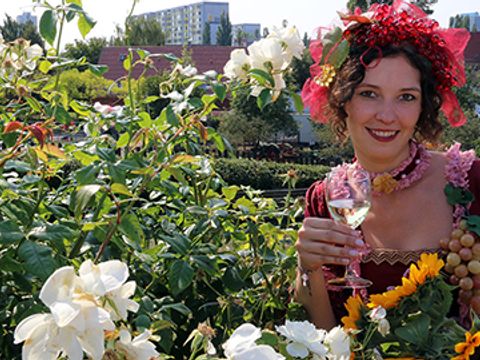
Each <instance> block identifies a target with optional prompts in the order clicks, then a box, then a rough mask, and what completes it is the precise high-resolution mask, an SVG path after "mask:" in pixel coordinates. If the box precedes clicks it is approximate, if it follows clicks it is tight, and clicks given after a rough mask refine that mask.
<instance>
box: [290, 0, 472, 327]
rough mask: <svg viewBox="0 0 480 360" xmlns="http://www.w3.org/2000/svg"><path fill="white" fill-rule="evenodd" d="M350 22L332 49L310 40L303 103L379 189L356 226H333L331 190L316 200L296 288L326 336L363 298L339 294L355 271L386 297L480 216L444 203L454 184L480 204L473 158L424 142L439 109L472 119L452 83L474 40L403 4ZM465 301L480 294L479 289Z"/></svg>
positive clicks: (310, 202) (315, 190)
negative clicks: (334, 283)
mask: <svg viewBox="0 0 480 360" xmlns="http://www.w3.org/2000/svg"><path fill="white" fill-rule="evenodd" d="M343 20H344V23H345V24H346V29H345V30H344V31H343V33H340V31H341V30H339V29H338V28H336V29H333V30H332V31H331V32H330V33H329V34H327V35H326V36H324V40H323V43H322V42H321V41H317V42H313V43H312V44H311V46H310V50H311V53H312V56H313V58H314V59H315V60H316V64H314V65H313V66H312V68H311V72H312V78H310V79H309V80H308V81H307V83H306V84H305V87H304V89H303V91H302V97H303V100H304V102H305V103H306V105H308V106H310V111H311V115H312V117H313V118H314V119H316V120H318V121H320V122H324V123H325V122H327V121H329V122H330V123H331V125H332V128H333V130H334V132H335V133H336V134H337V136H338V137H339V138H340V139H343V138H345V137H349V138H350V140H351V141H352V144H353V147H354V150H355V161H356V163H357V164H358V165H359V166H360V167H362V168H364V169H365V170H367V171H368V172H369V173H370V175H371V178H372V183H373V190H374V191H373V197H372V204H371V208H370V211H369V214H368V216H367V218H366V219H365V221H364V222H363V224H362V225H361V227H360V228H359V229H357V230H351V229H350V228H349V227H348V226H346V225H342V224H339V223H335V222H334V221H333V220H332V219H331V218H330V216H329V213H328V210H327V208H326V204H325V198H324V183H323V182H317V183H315V184H313V185H312V186H311V187H310V189H309V190H308V192H307V196H306V200H307V207H306V211H305V220H304V222H303V226H302V228H301V229H300V231H299V234H298V235H299V239H298V242H297V244H296V247H297V251H298V261H299V272H298V281H297V289H296V290H297V299H298V300H299V301H300V302H301V303H303V305H304V306H305V308H306V309H307V311H308V313H309V315H310V317H311V319H312V321H313V322H314V323H315V324H316V325H317V326H318V327H320V328H331V327H333V326H335V325H337V324H338V323H339V319H340V318H341V316H342V315H344V305H343V304H344V303H345V301H346V299H347V298H348V296H350V295H351V294H352V290H339V289H335V288H333V287H330V286H328V285H327V280H328V279H329V278H331V277H333V276H335V275H336V274H340V271H342V270H341V269H343V268H344V266H345V265H346V264H348V263H350V262H353V263H354V265H355V266H356V269H357V272H358V273H359V275H361V276H362V277H363V278H367V279H369V280H371V281H372V282H373V285H372V286H371V287H370V288H368V289H366V290H362V291H361V295H362V296H363V297H366V296H368V293H380V292H383V291H385V290H386V289H387V287H389V286H395V285H399V284H400V282H401V277H402V275H403V274H404V272H405V270H406V269H407V268H408V266H409V264H410V263H412V262H414V261H416V260H417V259H418V256H419V255H420V253H421V252H424V251H438V249H439V248H440V246H439V241H440V240H441V239H448V238H450V235H451V233H452V230H453V229H454V227H456V226H458V224H459V222H460V220H461V216H462V215H463V214H465V213H466V211H467V210H469V211H470V213H473V214H475V213H479V214H480V204H479V203H477V202H473V203H472V204H466V205H465V206H460V205H456V206H455V207H454V208H452V205H450V204H449V203H448V202H447V198H446V197H445V195H444V189H445V186H446V185H447V184H448V183H450V184H452V185H453V186H456V187H460V188H467V187H468V185H469V186H470V191H472V192H473V194H474V195H475V196H476V198H477V199H480V186H479V185H478V184H479V182H478V179H480V163H479V162H477V161H475V157H474V153H473V152H461V151H460V150H459V146H458V145H456V146H454V147H453V148H452V149H450V150H449V151H448V152H446V153H441V152H433V151H427V150H426V149H425V148H424V147H423V146H422V145H421V142H424V141H428V142H434V141H435V140H436V139H437V138H438V136H439V134H440V132H441V125H440V123H439V121H438V114H439V111H440V110H442V111H443V113H444V114H445V116H446V117H447V119H448V120H449V122H450V123H451V124H452V125H453V126H459V125H461V124H463V123H464V122H465V116H464V115H463V113H462V111H461V109H460V107H459V104H458V101H457V99H456V97H455V95H454V94H453V92H452V87H453V86H461V85H463V84H464V81H465V78H464V69H463V59H462V58H461V57H462V56H463V50H464V48H465V46H466V43H467V42H468V36H469V35H468V32H466V31H465V30H463V29H449V30H448V31H445V30H442V29H439V28H438V24H437V23H436V22H434V21H432V20H430V19H428V18H427V17H426V15H425V14H424V13H423V12H422V11H421V10H420V9H419V8H417V7H415V6H413V5H411V4H408V3H404V2H402V1H398V0H397V1H395V2H394V4H393V5H392V6H387V5H378V4H375V5H374V6H372V7H371V9H370V10H369V12H368V13H366V14H364V15H360V14H356V15H351V16H344V17H343ZM339 34H340V35H341V36H339ZM325 39H326V41H325ZM322 45H324V46H322ZM443 241H444V243H446V241H445V240H443ZM365 249H367V250H366V251H365ZM362 252H363V253H366V255H364V256H362V257H361V258H360V256H359V254H360V253H362ZM339 265H341V266H339ZM463 296H464V297H466V296H470V297H472V296H473V290H471V291H470V293H468V294H467V293H464V294H463ZM465 314H466V310H465V307H464V309H463V312H462V315H465Z"/></svg>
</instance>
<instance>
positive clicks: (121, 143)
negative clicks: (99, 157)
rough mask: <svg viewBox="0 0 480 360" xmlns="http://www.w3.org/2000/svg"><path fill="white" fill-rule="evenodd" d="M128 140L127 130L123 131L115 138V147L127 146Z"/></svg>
mask: <svg viewBox="0 0 480 360" xmlns="http://www.w3.org/2000/svg"><path fill="white" fill-rule="evenodd" d="M129 141H130V134H129V133H128V132H126V133H123V134H122V135H120V137H119V138H118V140H117V145H116V147H117V149H120V148H123V147H125V146H127V144H128V142H129Z"/></svg>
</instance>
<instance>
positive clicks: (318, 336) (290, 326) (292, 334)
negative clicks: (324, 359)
mask: <svg viewBox="0 0 480 360" xmlns="http://www.w3.org/2000/svg"><path fill="white" fill-rule="evenodd" d="M276 329H277V331H278V332H279V333H280V334H281V335H283V336H285V337H286V338H287V339H288V340H289V343H288V345H287V352H288V353H289V354H290V355H291V356H294V357H299V358H301V359H304V358H306V357H307V356H308V355H309V353H310V351H311V352H312V353H313V354H316V355H319V356H325V355H326V353H327V351H326V349H325V347H324V346H323V344H322V341H323V340H324V339H325V335H326V331H325V330H318V329H317V328H315V326H314V325H313V324H312V323H310V322H308V321H289V320H287V321H286V322H285V325H282V326H277V328H276Z"/></svg>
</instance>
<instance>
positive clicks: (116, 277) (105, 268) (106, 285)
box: [78, 260, 128, 296]
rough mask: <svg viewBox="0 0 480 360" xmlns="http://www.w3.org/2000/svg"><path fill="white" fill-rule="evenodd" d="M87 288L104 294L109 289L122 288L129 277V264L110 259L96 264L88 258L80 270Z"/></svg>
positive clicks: (89, 290)
mask: <svg viewBox="0 0 480 360" xmlns="http://www.w3.org/2000/svg"><path fill="white" fill-rule="evenodd" d="M78 273H79V275H80V278H81V279H82V281H83V283H84V287H85V290H86V291H88V292H90V293H92V294H94V295H97V296H103V295H105V293H107V292H109V291H113V290H116V289H118V288H120V287H121V286H122V285H123V283H124V282H125V281H126V280H127V278H128V266H127V265H126V264H124V263H122V262H121V261H119V260H110V261H105V262H103V263H100V264H98V265H95V264H94V263H93V262H92V261H91V260H86V261H84V262H83V263H82V265H80V269H79V271H78Z"/></svg>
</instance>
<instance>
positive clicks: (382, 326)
mask: <svg viewBox="0 0 480 360" xmlns="http://www.w3.org/2000/svg"><path fill="white" fill-rule="evenodd" d="M378 332H379V333H380V334H381V335H382V336H387V335H388V334H389V333H390V323H389V322H388V320H387V319H380V321H379V322H378Z"/></svg>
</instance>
